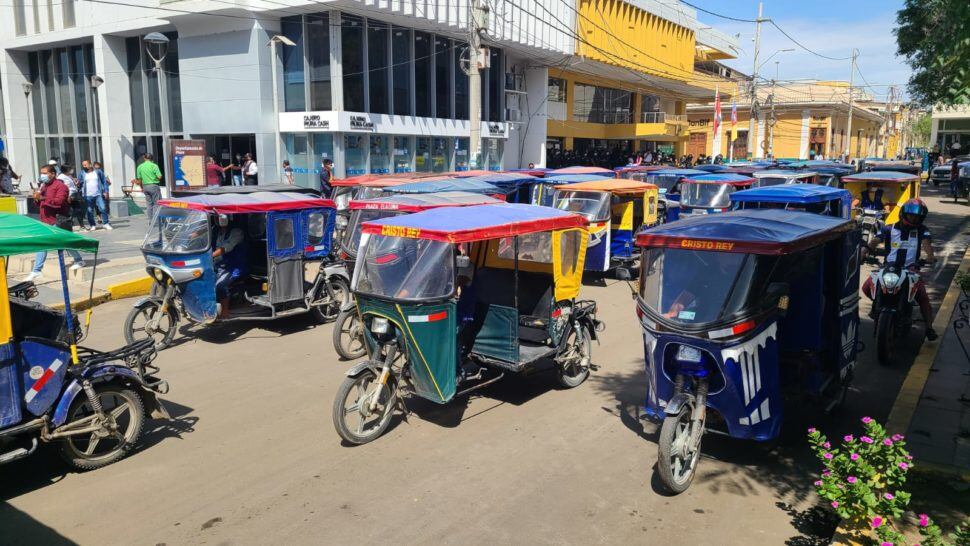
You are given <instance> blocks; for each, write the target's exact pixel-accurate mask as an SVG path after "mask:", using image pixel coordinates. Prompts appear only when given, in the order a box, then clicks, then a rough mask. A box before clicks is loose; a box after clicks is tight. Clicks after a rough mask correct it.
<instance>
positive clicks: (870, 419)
mask: <svg viewBox="0 0 970 546" xmlns="http://www.w3.org/2000/svg"><path fill="white" fill-rule="evenodd" d="M862 422H863V423H865V424H867V425H868V424H869V423H871V422H872V417H863V418H862Z"/></svg>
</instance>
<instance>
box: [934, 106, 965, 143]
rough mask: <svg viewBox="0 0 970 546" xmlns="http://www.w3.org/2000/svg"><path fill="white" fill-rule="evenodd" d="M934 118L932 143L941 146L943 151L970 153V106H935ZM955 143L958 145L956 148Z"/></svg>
mask: <svg viewBox="0 0 970 546" xmlns="http://www.w3.org/2000/svg"><path fill="white" fill-rule="evenodd" d="M932 119H933V127H932V129H931V130H930V144H931V145H934V146H939V147H940V151H941V152H943V153H950V151H956V154H955V155H963V154H968V153H970V106H967V105H965V104H963V105H954V106H934V107H933V117H932ZM954 144H957V145H958V146H957V148H956V149H955V150H954V148H953V146H954Z"/></svg>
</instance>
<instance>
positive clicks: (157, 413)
mask: <svg viewBox="0 0 970 546" xmlns="http://www.w3.org/2000/svg"><path fill="white" fill-rule="evenodd" d="M97 249H98V241H97V240H96V239H90V238H88V237H83V236H81V235H77V234H75V233H72V232H70V231H66V230H62V229H60V228H57V227H54V226H50V225H47V224H43V223H41V222H38V221H37V220H34V219H31V218H28V217H26V216H21V215H18V214H7V213H0V256H3V258H2V259H0V464H5V463H9V462H12V461H15V460H18V459H22V458H24V457H27V456H29V455H31V454H33V453H34V452H35V451H36V450H37V447H38V442H41V443H55V442H56V443H57V444H58V445H59V452H60V455H61V456H62V457H63V458H64V460H65V461H67V463H68V464H69V465H71V466H72V467H74V468H75V469H78V470H92V469H95V468H100V467H102V466H106V465H109V464H111V463H113V462H115V461H118V460H120V459H121V458H123V457H125V456H126V455H128V454H129V453H130V452H131V451H132V450H133V449H134V447H135V445H136V444H137V443H138V441H139V439H140V437H141V433H142V424H143V423H144V421H145V419H147V418H148V417H152V418H159V419H162V418H168V413H167V412H166V411H165V408H164V407H163V406H162V405H161V403H160V402H159V400H158V397H157V394H165V393H167V392H168V383H167V382H165V381H164V380H161V379H159V378H158V377H157V372H158V368H157V367H156V366H154V365H153V364H152V362H153V360H154V359H155V357H156V352H155V348H154V347H153V346H152V344H151V343H150V342H143V343H133V344H129V345H126V346H124V347H121V348H119V349H116V350H113V351H107V352H102V351H98V350H95V349H90V348H87V347H82V346H79V345H78V342H79V341H80V339H81V338H82V337H83V336H84V334H85V333H86V332H87V328H89V327H90V324H91V322H90V320H91V310H88V315H87V318H86V320H85V325H84V327H83V328H82V326H81V323H80V321H79V320H78V319H77V317H76V316H75V314H74V310H73V309H72V307H71V298H70V293H69V291H68V282H67V269H66V266H65V263H64V251H65V250H75V251H79V252H94V253H96V252H97ZM39 251H44V252H49V251H54V252H56V253H57V262H58V265H59V266H60V279H61V288H62V295H63V305H64V307H63V311H59V310H55V309H53V308H51V307H48V306H46V305H43V304H41V303H38V302H35V301H30V300H29V298H30V297H33V296H36V294H37V291H36V287H34V286H33V284H32V283H20V284H18V285H17V287H18V289H17V290H13V288H14V287H9V286H8V284H7V263H8V258H9V256H11V255H15V254H27V253H34V252H39ZM95 260H97V257H96V255H95ZM92 283H93V279H92ZM25 284H26V285H29V286H25Z"/></svg>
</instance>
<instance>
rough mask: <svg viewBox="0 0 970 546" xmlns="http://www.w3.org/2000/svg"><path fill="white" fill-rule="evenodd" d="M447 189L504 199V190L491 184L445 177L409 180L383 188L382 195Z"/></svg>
mask: <svg viewBox="0 0 970 546" xmlns="http://www.w3.org/2000/svg"><path fill="white" fill-rule="evenodd" d="M449 191H462V192H465V193H474V194H477V195H488V196H490V197H495V198H497V199H503V200H504V199H505V192H503V191H502V190H501V189H499V188H498V187H497V186H495V185H493V184H489V183H488V182H482V181H480V180H475V179H474V178H471V177H469V178H446V179H442V180H426V181H421V182H409V183H407V184H400V185H397V186H389V187H386V188H384V192H383V195H406V194H422V193H441V192H449Z"/></svg>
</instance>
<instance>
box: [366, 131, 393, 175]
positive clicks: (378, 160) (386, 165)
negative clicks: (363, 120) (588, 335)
mask: <svg viewBox="0 0 970 546" xmlns="http://www.w3.org/2000/svg"><path fill="white" fill-rule="evenodd" d="M389 138H390V137H387V136H383V135H371V137H370V172H372V173H374V174H387V173H389V172H391V169H390V163H391V157H390V155H389V154H388V146H387V140H388V139H389Z"/></svg>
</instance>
